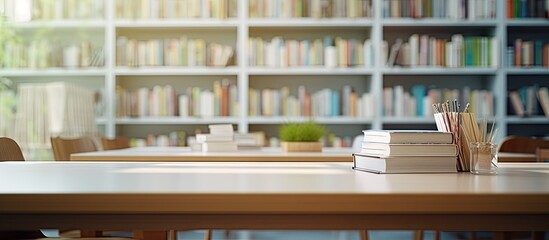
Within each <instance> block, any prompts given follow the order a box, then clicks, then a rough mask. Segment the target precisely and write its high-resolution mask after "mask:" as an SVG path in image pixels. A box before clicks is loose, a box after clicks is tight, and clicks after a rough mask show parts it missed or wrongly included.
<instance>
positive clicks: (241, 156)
mask: <svg viewBox="0 0 549 240" xmlns="http://www.w3.org/2000/svg"><path fill="white" fill-rule="evenodd" d="M351 154H352V149H351V148H324V149H323V151H322V152H283V151H282V150H281V149H280V148H261V150H239V151H236V152H206V153H203V152H192V151H191V149H190V148H188V147H140V148H127V149H120V150H109V151H97V152H87V153H77V154H72V155H71V161H149V162H150V161H154V162H183V161H193V162H203V161H216V162H276V161H288V162H289V161H295V162H351V161H352V156H351Z"/></svg>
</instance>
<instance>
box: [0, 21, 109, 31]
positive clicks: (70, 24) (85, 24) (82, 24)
mask: <svg viewBox="0 0 549 240" xmlns="http://www.w3.org/2000/svg"><path fill="white" fill-rule="evenodd" d="M8 25H9V26H12V27H14V28H17V29H26V30H36V29H49V28H51V29H59V28H62V29H63V28H69V29H70V28H81V29H84V28H88V29H89V28H101V29H103V28H104V27H105V25H106V22H105V21H104V20H101V19H84V20H52V21H29V22H13V23H9V24H8Z"/></svg>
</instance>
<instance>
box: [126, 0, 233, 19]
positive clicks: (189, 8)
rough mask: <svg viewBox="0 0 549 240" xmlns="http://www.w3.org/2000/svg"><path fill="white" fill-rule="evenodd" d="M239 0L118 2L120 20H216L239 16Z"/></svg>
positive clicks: (135, 0) (131, 0)
mask: <svg viewBox="0 0 549 240" xmlns="http://www.w3.org/2000/svg"><path fill="white" fill-rule="evenodd" d="M237 10H238V9H237V0H116V7H115V15H116V17H117V18H120V19H176V18H215V19H226V18H230V17H236V16H237Z"/></svg>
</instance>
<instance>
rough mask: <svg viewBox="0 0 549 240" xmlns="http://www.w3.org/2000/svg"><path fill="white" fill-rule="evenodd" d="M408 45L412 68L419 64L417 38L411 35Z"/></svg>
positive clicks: (415, 35)
mask: <svg viewBox="0 0 549 240" xmlns="http://www.w3.org/2000/svg"><path fill="white" fill-rule="evenodd" d="M408 43H409V45H410V66H412V67H414V66H416V65H418V62H419V36H418V35H417V34H412V36H410V39H409V40H408Z"/></svg>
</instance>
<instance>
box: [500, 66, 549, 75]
mask: <svg viewBox="0 0 549 240" xmlns="http://www.w3.org/2000/svg"><path fill="white" fill-rule="evenodd" d="M506 72H507V74H509V75H545V74H548V75H549V68H542V67H533V68H508V69H506Z"/></svg>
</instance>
